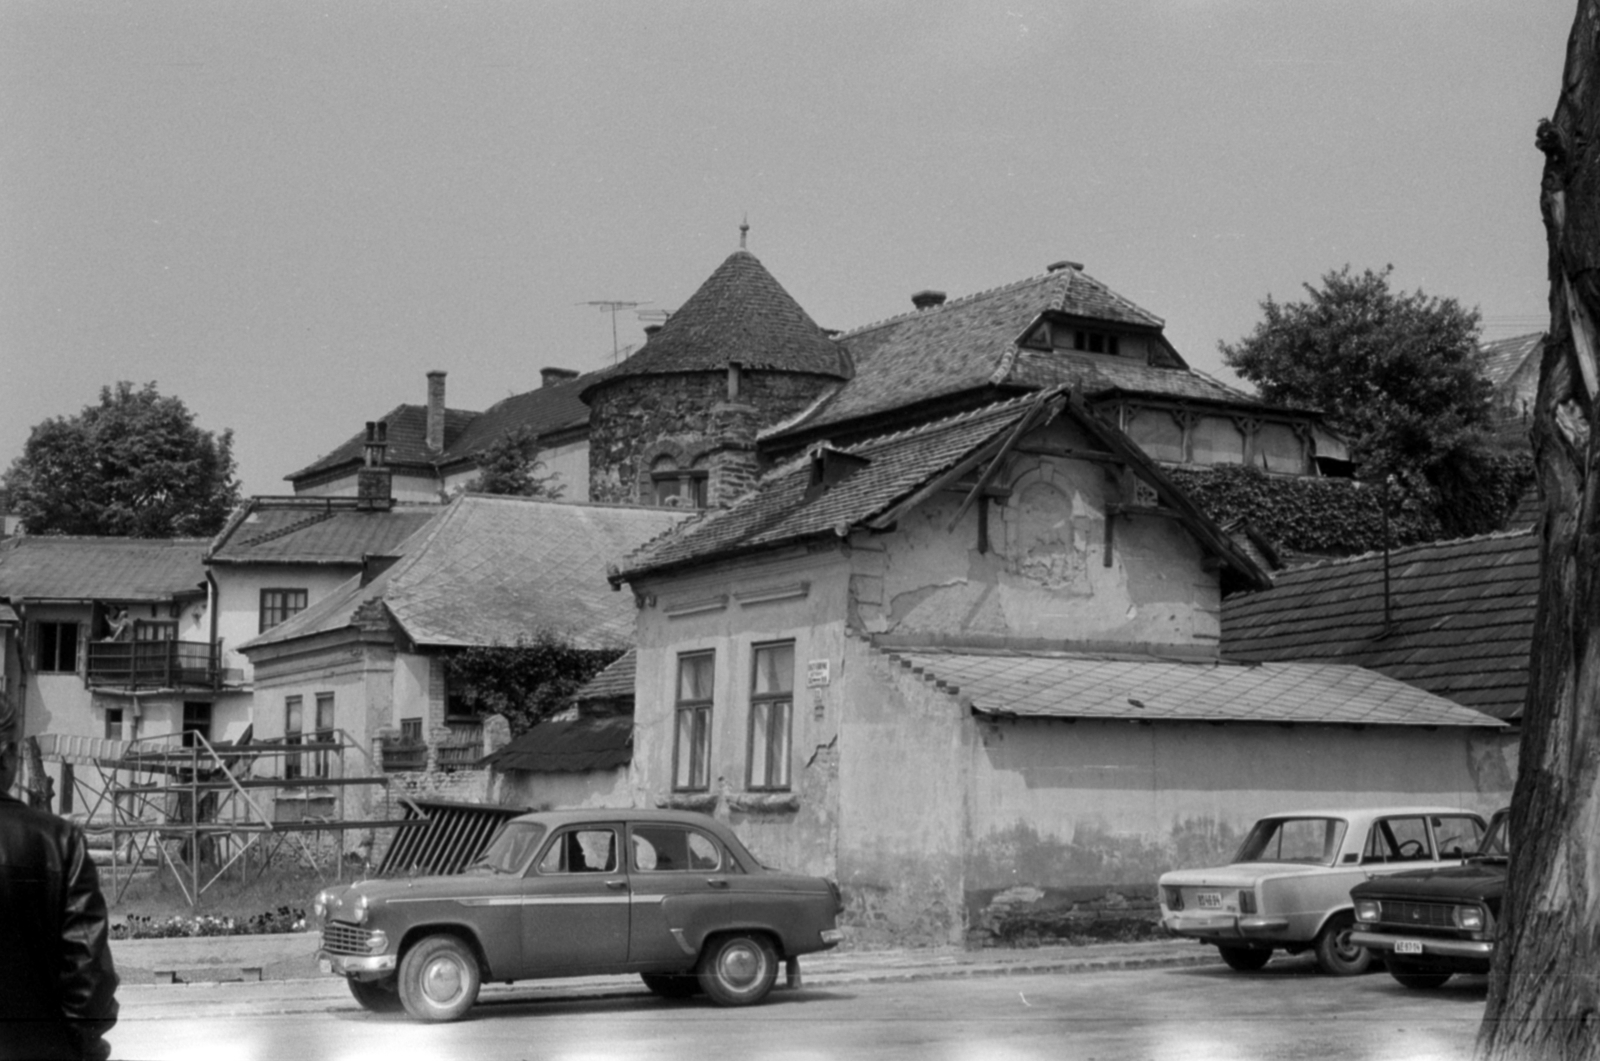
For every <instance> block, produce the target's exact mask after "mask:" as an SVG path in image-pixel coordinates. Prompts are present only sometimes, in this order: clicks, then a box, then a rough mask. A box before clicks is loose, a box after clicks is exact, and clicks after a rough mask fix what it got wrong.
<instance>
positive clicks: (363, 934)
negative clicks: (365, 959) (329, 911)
mask: <svg viewBox="0 0 1600 1061" xmlns="http://www.w3.org/2000/svg"><path fill="white" fill-rule="evenodd" d="M367 938H368V933H367V930H366V929H364V928H360V927H358V926H356V925H344V924H340V923H339V922H338V921H330V922H328V923H327V924H326V925H323V926H322V949H323V950H325V951H327V952H328V953H329V954H371V953H372V948H371V947H370V946H369V945H368V943H367Z"/></svg>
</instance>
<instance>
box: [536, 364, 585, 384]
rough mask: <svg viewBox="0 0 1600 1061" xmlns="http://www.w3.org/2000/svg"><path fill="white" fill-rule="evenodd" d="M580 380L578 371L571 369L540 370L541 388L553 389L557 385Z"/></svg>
mask: <svg viewBox="0 0 1600 1061" xmlns="http://www.w3.org/2000/svg"><path fill="white" fill-rule="evenodd" d="M577 378H578V373H577V370H575V369H570V368H541V369H540V370H539V386H541V387H553V386H555V385H556V384H557V383H565V382H567V381H568V380H573V379H577Z"/></svg>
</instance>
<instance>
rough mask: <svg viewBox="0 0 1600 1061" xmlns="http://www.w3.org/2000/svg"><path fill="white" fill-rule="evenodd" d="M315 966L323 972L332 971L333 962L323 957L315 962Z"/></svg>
mask: <svg viewBox="0 0 1600 1061" xmlns="http://www.w3.org/2000/svg"><path fill="white" fill-rule="evenodd" d="M317 968H319V969H321V970H322V971H323V972H325V973H331V972H333V963H332V962H330V961H329V960H328V959H326V958H323V959H321V960H319V961H318V962H317Z"/></svg>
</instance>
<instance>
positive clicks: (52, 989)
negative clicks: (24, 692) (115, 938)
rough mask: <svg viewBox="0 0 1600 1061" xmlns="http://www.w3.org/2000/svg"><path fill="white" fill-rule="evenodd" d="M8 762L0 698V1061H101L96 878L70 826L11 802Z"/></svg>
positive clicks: (6, 721) (102, 911)
mask: <svg viewBox="0 0 1600 1061" xmlns="http://www.w3.org/2000/svg"><path fill="white" fill-rule="evenodd" d="M17 754H18V749H17V732H16V717H15V715H14V714H13V712H12V711H11V709H10V707H9V705H8V703H7V701H6V699H5V696H4V694H3V692H0V1059H4V1061H12V1059H22V1058H27V1059H30V1061H32V1059H54V1058H72V1059H85V1058H86V1059H89V1061H104V1059H105V1058H106V1057H107V1055H109V1054H110V1053H111V1046H110V1044H109V1043H107V1042H106V1041H105V1034H106V1032H107V1031H109V1030H110V1028H111V1026H112V1025H113V1024H115V1023H116V1022H117V1001H116V997H115V994H116V990H117V973H116V969H115V968H114V967H113V966H112V964H111V946H110V941H109V936H108V926H107V924H106V901H105V897H104V896H103V895H101V894H100V878H99V875H98V874H97V873H96V872H95V868H94V863H93V862H91V861H89V851H88V846H87V845H86V844H85V842H84V839H83V832H82V831H81V830H80V829H79V828H78V827H77V826H75V825H73V824H72V823H71V822H68V821H65V820H63V819H61V818H58V817H56V816H55V815H53V814H50V813H48V812H46V811H40V810H35V809H33V808H32V807H29V806H28V805H27V804H25V803H23V802H21V801H20V800H16V799H12V798H11V786H12V784H13V783H14V782H15V780H16V776H17Z"/></svg>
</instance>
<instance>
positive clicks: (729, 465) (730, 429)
mask: <svg viewBox="0 0 1600 1061" xmlns="http://www.w3.org/2000/svg"><path fill="white" fill-rule="evenodd" d="M759 415H760V414H759V413H758V412H757V410H756V408H755V407H754V406H751V405H745V404H744V403H742V402H738V401H726V402H718V403H717V404H716V405H714V406H712V408H711V435H712V440H713V441H712V448H711V452H710V453H709V454H708V459H707V461H706V464H707V473H708V474H707V476H706V479H707V482H706V505H707V506H708V507H710V508H727V507H728V506H729V505H731V504H733V503H734V501H736V500H738V499H739V498H740V497H742V496H743V495H744V494H747V493H749V492H750V489H751V488H752V487H754V486H755V484H756V479H757V478H758V477H759V476H760V474H761V465H760V462H759V460H757V458H756V429H757V428H758V427H759V426H760V425H759V424H758V423H757V422H756V417H757V416H759Z"/></svg>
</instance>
